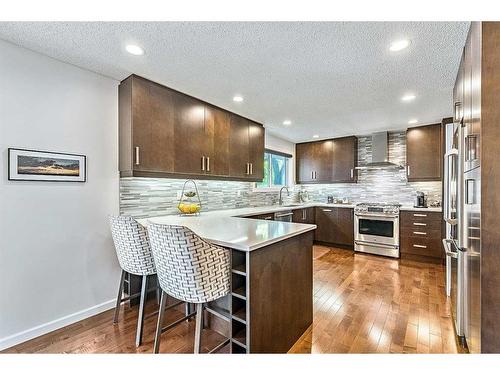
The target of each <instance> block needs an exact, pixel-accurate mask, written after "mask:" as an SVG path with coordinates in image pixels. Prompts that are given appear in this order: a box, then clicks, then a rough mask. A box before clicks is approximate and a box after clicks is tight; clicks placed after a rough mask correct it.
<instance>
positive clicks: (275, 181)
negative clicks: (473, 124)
mask: <svg viewBox="0 0 500 375" xmlns="http://www.w3.org/2000/svg"><path fill="white" fill-rule="evenodd" d="M291 156H292V155H288V154H284V153H281V152H277V151H271V150H266V152H265V153H264V179H263V180H262V182H257V183H256V185H255V186H256V187H257V188H273V187H281V186H285V185H287V181H288V161H289V159H290V158H291Z"/></svg>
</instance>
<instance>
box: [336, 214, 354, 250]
mask: <svg viewBox="0 0 500 375" xmlns="http://www.w3.org/2000/svg"><path fill="white" fill-rule="evenodd" d="M336 210H337V222H336V223H335V226H334V228H335V232H336V236H335V243H337V244H340V245H345V246H354V210H353V209H352V208H337V209H336Z"/></svg>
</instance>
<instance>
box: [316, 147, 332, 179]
mask: <svg viewBox="0 0 500 375" xmlns="http://www.w3.org/2000/svg"><path fill="white" fill-rule="evenodd" d="M313 145H314V146H313V168H314V182H331V181H332V160H333V140H327V141H320V142H314V143H313Z"/></svg>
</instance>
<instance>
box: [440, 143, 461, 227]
mask: <svg viewBox="0 0 500 375" xmlns="http://www.w3.org/2000/svg"><path fill="white" fill-rule="evenodd" d="M453 158H457V162H458V150H457V149H455V148H454V149H451V150H449V151H448V152H447V153H446V154H445V156H444V161H445V163H444V181H445V184H446V186H445V188H444V197H443V198H444V204H443V210H444V212H443V214H444V215H443V216H444V220H445V221H446V222H447V223H448V224H450V225H456V224H457V219H453V218H452V217H451V199H450V195H451V180H450V166H451V161H452V159H453Z"/></svg>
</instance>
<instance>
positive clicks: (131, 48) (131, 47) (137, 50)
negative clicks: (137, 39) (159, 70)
mask: <svg viewBox="0 0 500 375" xmlns="http://www.w3.org/2000/svg"><path fill="white" fill-rule="evenodd" d="M125 49H126V50H127V52H128V53H130V54H132V55H135V56H141V55H144V50H143V49H142V48H141V47H139V46H136V45H135V44H128V45H127V46H126V47H125Z"/></svg>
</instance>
